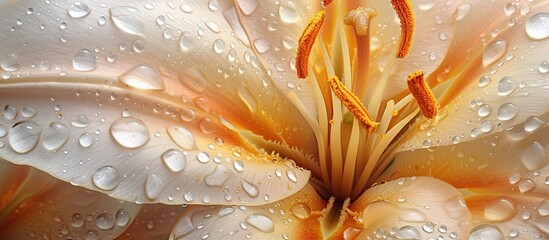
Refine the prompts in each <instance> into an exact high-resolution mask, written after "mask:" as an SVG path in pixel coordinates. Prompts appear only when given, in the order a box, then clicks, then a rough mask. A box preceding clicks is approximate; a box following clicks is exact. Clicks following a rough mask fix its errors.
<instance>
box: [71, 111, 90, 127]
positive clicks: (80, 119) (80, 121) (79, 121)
mask: <svg viewBox="0 0 549 240" xmlns="http://www.w3.org/2000/svg"><path fill="white" fill-rule="evenodd" d="M89 124H90V120H89V119H88V117H86V116H85V115H82V114H80V115H78V116H76V117H74V118H73V119H72V120H71V125H72V126H73V127H77V128H84V127H87V126H88V125H89Z"/></svg>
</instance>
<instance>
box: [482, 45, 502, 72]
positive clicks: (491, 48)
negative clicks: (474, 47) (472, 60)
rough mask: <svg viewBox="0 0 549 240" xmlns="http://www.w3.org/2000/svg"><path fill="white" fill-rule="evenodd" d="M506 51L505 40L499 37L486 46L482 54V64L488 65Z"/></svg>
mask: <svg viewBox="0 0 549 240" xmlns="http://www.w3.org/2000/svg"><path fill="white" fill-rule="evenodd" d="M506 51H507V41H506V40H503V39H500V40H497V41H494V42H492V43H490V44H488V45H487V46H486V48H485V49H484V53H483V55H482V64H483V65H484V66H488V65H490V64H492V63H493V62H495V61H496V60H498V59H499V58H501V57H502V56H503V55H504V54H505V52H506Z"/></svg>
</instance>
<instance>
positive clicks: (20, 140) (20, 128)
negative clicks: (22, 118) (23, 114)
mask: <svg viewBox="0 0 549 240" xmlns="http://www.w3.org/2000/svg"><path fill="white" fill-rule="evenodd" d="M41 132H42V128H41V127H40V126H38V125H37V124H36V123H34V122H18V123H17V124H15V125H14V126H13V128H11V129H10V131H9V132H8V142H9V144H10V146H11V149H12V150H13V151H15V152H17V153H28V152H30V151H31V150H32V149H34V147H35V146H36V144H37V143H38V139H39V137H40V133H41Z"/></svg>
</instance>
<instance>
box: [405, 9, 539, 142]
mask: <svg viewBox="0 0 549 240" xmlns="http://www.w3.org/2000/svg"><path fill="white" fill-rule="evenodd" d="M515 5H516V6H515ZM481 6H482V5H481ZM512 6H513V8H520V9H523V10H520V11H519V10H517V11H516V13H513V14H512V15H511V16H507V15H505V14H504V13H503V12H504V8H503V7H502V8H500V10H499V11H500V12H501V14H500V15H502V14H503V15H505V17H501V16H500V17H498V19H500V20H501V19H502V18H503V20H501V21H499V22H496V23H494V26H492V25H490V26H486V27H487V28H488V29H489V30H490V31H492V30H493V31H494V32H495V33H497V34H493V36H492V35H490V36H485V38H483V39H484V40H483V41H485V42H486V43H487V44H486V45H485V46H483V47H480V48H475V49H472V50H470V51H469V54H468V55H467V57H460V58H456V59H466V60H467V61H462V62H456V60H455V59H454V62H455V63H452V65H453V66H455V70H454V71H453V72H452V73H449V75H448V76H447V78H448V79H451V80H450V81H448V83H446V84H447V85H448V84H449V85H448V86H446V87H441V88H439V89H435V95H437V93H438V95H439V96H441V94H444V97H442V100H441V101H440V104H441V106H443V108H444V109H442V110H441V111H440V112H441V114H439V117H438V118H437V119H435V120H425V119H422V120H421V121H420V122H418V124H416V127H415V128H413V130H412V132H411V133H410V134H409V135H407V137H406V138H405V139H404V140H402V141H401V142H402V143H401V145H400V146H399V148H398V149H397V151H403V150H411V149H417V148H422V147H435V146H444V145H452V144H456V143H460V142H467V141H471V140H474V139H478V138H481V137H483V136H489V135H491V134H494V133H497V132H499V131H502V130H504V129H509V128H511V127H513V126H516V125H517V124H520V123H524V122H526V121H528V119H530V118H531V117H538V116H540V115H543V114H545V113H547V112H548V111H549V105H547V104H545V103H546V102H547V99H548V96H549V95H548V94H547V92H548V90H547V83H546V81H547V79H549V75H547V74H546V72H547V69H549V68H548V67H547V66H548V63H547V54H546V53H545V51H544V50H545V49H547V48H548V47H549V41H548V39H547V38H546V37H545V38H543V39H535V38H534V37H535V36H536V34H537V33H536V30H535V28H534V27H532V25H534V26H535V27H541V28H543V29H545V27H546V26H545V25H543V24H544V23H542V22H540V21H536V19H538V18H539V17H540V15H539V14H541V16H543V14H545V15H546V14H547V12H548V11H549V4H548V3H547V2H539V3H535V4H534V3H523V4H522V5H520V4H514V3H513V4H512ZM475 8H476V6H475ZM488 9H492V6H490V7H489V8H488ZM495 9H498V8H495ZM524 9H526V10H524ZM520 12H523V13H524V14H521V13H520ZM478 15H479V14H477V16H478ZM480 15H482V14H480ZM467 16H469V14H468V15H467ZM483 17H484V15H483ZM504 20H505V21H504ZM497 24H500V25H497ZM463 35H464V36H465V35H467V34H463ZM459 43H460V42H459V41H458V42H457V43H456V44H459ZM465 46H469V45H465ZM453 47H455V48H460V49H462V48H463V47H464V46H454V45H453ZM465 48H466V49H467V47H465ZM452 51H462V50H452Z"/></svg>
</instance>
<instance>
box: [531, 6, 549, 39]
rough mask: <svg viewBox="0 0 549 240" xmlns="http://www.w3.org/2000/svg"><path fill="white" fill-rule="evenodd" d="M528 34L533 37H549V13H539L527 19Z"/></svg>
mask: <svg viewBox="0 0 549 240" xmlns="http://www.w3.org/2000/svg"><path fill="white" fill-rule="evenodd" d="M526 34H528V36H529V37H530V38H532V39H536V40H539V39H545V38H547V37H549V13H545V12H543V13H537V14H535V15H533V16H531V17H529V18H528V20H527V21H526Z"/></svg>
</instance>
